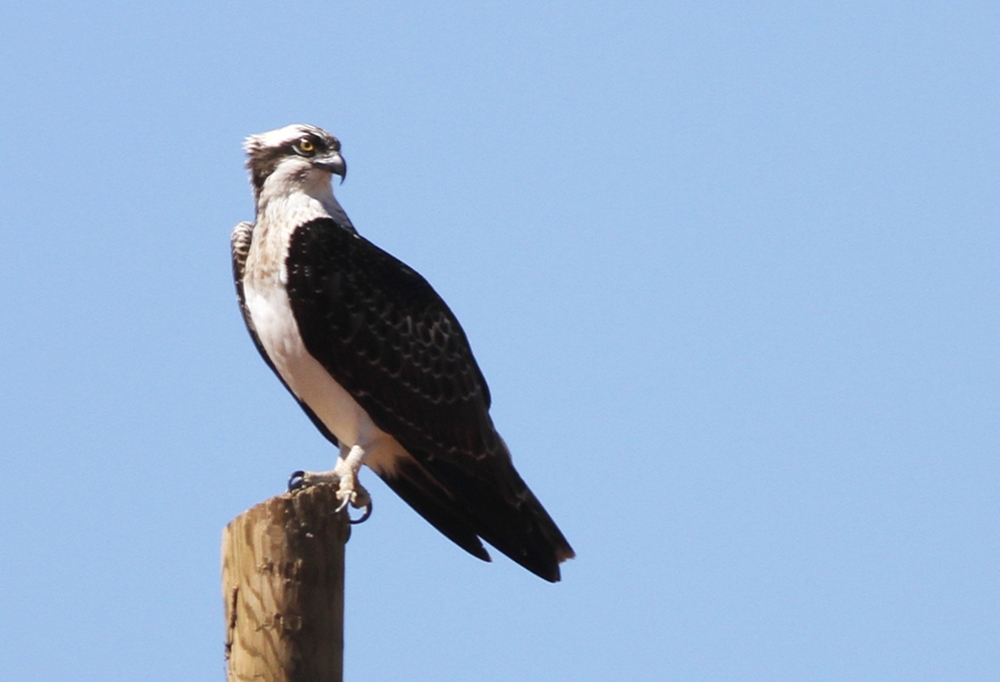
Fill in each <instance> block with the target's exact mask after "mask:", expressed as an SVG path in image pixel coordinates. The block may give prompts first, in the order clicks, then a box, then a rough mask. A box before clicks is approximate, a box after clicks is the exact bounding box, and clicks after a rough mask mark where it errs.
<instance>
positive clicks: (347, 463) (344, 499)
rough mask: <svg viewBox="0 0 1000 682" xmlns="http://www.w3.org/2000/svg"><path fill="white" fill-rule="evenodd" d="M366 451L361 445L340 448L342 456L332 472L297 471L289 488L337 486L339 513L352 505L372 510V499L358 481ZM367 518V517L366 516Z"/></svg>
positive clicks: (290, 481)
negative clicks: (320, 485)
mask: <svg viewBox="0 0 1000 682" xmlns="http://www.w3.org/2000/svg"><path fill="white" fill-rule="evenodd" d="M364 459H365V451H364V449H363V448H362V447H361V446H360V445H355V446H353V447H351V448H348V447H347V446H345V445H341V446H340V456H339V457H337V464H336V465H335V466H334V467H333V469H332V470H331V471H296V472H295V473H294V474H292V477H291V479H290V480H289V481H288V488H289V489H290V490H296V489H299V488H308V487H310V486H314V485H319V484H321V483H330V484H333V485H336V486H337V499H338V500H340V501H341V504H340V507H338V508H337V511H340V510H341V509H344V508H345V507H347V505H348V504H350V505H351V506H352V507H354V508H355V509H361V508H363V507H364V508H367V509H370V508H371V497H370V496H369V495H368V491H367V490H365V489H364V486H362V485H361V483H360V481H358V471H359V470H360V469H361V465H362V464H364ZM366 516H367V515H366Z"/></svg>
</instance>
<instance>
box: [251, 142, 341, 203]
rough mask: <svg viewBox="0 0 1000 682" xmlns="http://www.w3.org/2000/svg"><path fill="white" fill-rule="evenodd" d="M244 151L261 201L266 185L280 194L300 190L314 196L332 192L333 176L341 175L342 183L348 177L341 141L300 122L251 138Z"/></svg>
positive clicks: (254, 186) (256, 193) (252, 180)
mask: <svg viewBox="0 0 1000 682" xmlns="http://www.w3.org/2000/svg"><path fill="white" fill-rule="evenodd" d="M243 149H245V150H246V153H247V169H248V170H249V171H250V181H251V183H253V189H254V194H255V195H256V196H257V198H258V199H259V198H260V195H261V192H262V191H263V190H264V185H265V184H268V185H273V186H274V187H275V190H277V191H279V192H280V191H291V190H295V189H298V190H303V191H305V192H307V193H309V194H312V193H313V191H317V190H318V191H321V192H322V191H324V190H325V191H326V192H329V190H330V180H331V177H332V175H339V176H340V181H341V182H343V181H344V178H346V177H347V164H346V163H345V162H344V157H342V156H341V155H340V140H338V139H337V138H336V137H334V136H333V135H331V134H330V133H328V132H326V131H325V130H323V129H322V128H317V127H316V126H311V125H305V124H301V123H297V124H294V125H289V126H285V127H284V128H278V129H277V130H272V131H270V132H267V133H260V134H259V135H251V136H250V137H248V138H247V139H246V141H244V143H243ZM279 188H280V189H279Z"/></svg>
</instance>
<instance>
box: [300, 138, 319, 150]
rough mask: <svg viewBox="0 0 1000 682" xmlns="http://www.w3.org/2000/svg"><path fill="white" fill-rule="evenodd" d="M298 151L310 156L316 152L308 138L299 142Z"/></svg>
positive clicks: (314, 146)
mask: <svg viewBox="0 0 1000 682" xmlns="http://www.w3.org/2000/svg"><path fill="white" fill-rule="evenodd" d="M299 151H300V152H303V153H304V154H311V153H313V152H314V151H316V145H314V144H313V142H312V140H310V139H309V138H308V137H304V138H302V139H301V140H299Z"/></svg>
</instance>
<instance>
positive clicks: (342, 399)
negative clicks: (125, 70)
mask: <svg viewBox="0 0 1000 682" xmlns="http://www.w3.org/2000/svg"><path fill="white" fill-rule="evenodd" d="M243 148H244V150H245V152H246V156H247V160H246V167H247V170H248V171H249V175H250V184H251V186H252V191H253V198H254V203H255V207H256V211H255V220H254V221H253V222H241V223H239V224H238V225H237V226H236V228H235V229H234V230H233V232H232V238H231V255H232V266H233V278H234V280H235V284H236V293H237V299H238V302H239V306H240V311H241V312H242V314H243V320H244V322H245V323H246V327H247V330H248V331H249V333H250V336H251V338H252V339H253V343H254V345H255V346H256V348H257V350H258V351H259V352H260V355H261V357H263V359H264V362H265V363H266V364H267V365H268V366H269V367H270V368H271V370H273V371H274V373H275V374H276V375H277V376H278V379H279V380H280V381H281V382H282V384H284V386H285V388H286V389H288V391H289V392H290V393H291V394H292V397H293V398H294V399H295V400H296V401H297V402H298V404H299V406H300V407H301V408H302V410H303V411H304V412H305V413H306V415H307V416H308V417H309V419H310V420H311V421H312V423H313V424H314V425H315V426H316V428H317V429H318V430H319V431H320V433H321V434H322V435H323V436H324V437H326V439H327V440H329V441H330V442H331V443H332V444H333V445H334V446H335V447H336V448H338V454H337V459H336V464H335V466H334V468H333V469H332V470H331V471H326V472H307V471H298V472H295V473H294V474H292V478H291V480H290V484H289V487H290V488H293V489H297V488H304V487H310V486H313V485H319V484H323V483H329V484H333V485H335V486H337V493H336V494H337V498H338V500H339V502H340V508H341V509H343V508H345V507H346V506H347V505H348V504H349V505H350V506H352V507H354V508H356V509H364V512H365V516H364V518H367V515H368V514H369V513H370V512H371V496H370V494H369V493H368V491H367V490H366V489H365V488H364V487H363V486H362V485H361V483H360V481H359V480H358V478H359V470H360V468H361V466H362V465H364V466H367V467H368V468H369V469H371V470H372V471H374V472H375V473H376V474H377V475H378V476H379V478H381V479H382V480H383V481H384V482H385V483H386V485H387V486H388V487H389V488H390V489H392V490H393V491H394V492H395V493H396V494H398V495H399V496H400V497H401V498H402V499H403V500H404V501H405V502H406V503H407V504H409V506H410V507H412V508H413V509H414V510H415V511H416V512H417V513H419V514H420V515H421V516H423V517H424V519H426V520H427V521H428V522H430V524H431V525H433V526H434V527H435V528H437V530H438V531H440V532H441V533H442V534H444V535H445V536H446V537H447V538H449V539H450V540H452V541H453V542H454V543H455V544H457V545H458V546H459V547H461V548H462V549H464V550H465V551H467V552H468V553H470V554H472V555H473V556H475V557H477V558H479V559H482V560H483V561H490V560H491V558H490V555H489V553H488V552H487V550H486V548H485V547H484V546H483V541H485V542H486V543H488V544H489V545H492V546H493V547H494V548H496V549H497V550H498V551H500V552H501V553H503V554H504V555H506V556H507V557H509V558H510V559H512V560H513V561H515V562H516V563H518V564H520V565H521V566H523V567H524V568H526V569H527V570H529V571H531V572H532V573H534V574H535V575H537V576H539V577H541V578H543V579H545V580H547V581H549V582H558V581H559V580H560V577H561V576H560V564H561V563H562V562H563V561H565V560H567V559H571V558H573V557H574V556H575V553H574V551H573V549H572V548H571V547H570V545H569V542H567V540H566V538H565V537H564V536H563V534H562V532H561V531H560V530H559V528H558V527H557V526H556V524H555V522H554V521H553V520H552V517H551V516H549V514H548V512H546V511H545V508H544V507H543V506H542V504H541V503H540V502H539V501H538V498H536V497H535V495H534V493H532V492H531V490H530V489H529V488H528V486H527V485H526V484H525V482H524V480H523V479H522V478H521V476H520V475H519V474H518V472H517V470H516V469H515V468H514V464H513V462H512V460H511V455H510V451H509V450H508V448H507V445H506V443H505V442H504V440H503V438H502V437H501V436H500V434H499V433H498V432H497V430H496V427H495V426H494V424H493V420H492V418H491V417H490V414H489V409H490V403H491V397H490V389H489V387H488V385H487V383H486V378H485V377H484V376H483V373H482V371H481V370H480V368H479V365H478V364H477V363H476V360H475V357H474V356H473V354H472V348H471V346H470V344H469V340H468V338H467V336H466V334H465V331H464V330H463V329H462V326H461V325H460V324H459V321H458V318H456V317H455V314H454V313H453V312H452V311H451V309H450V308H449V307H448V305H447V304H446V303H445V302H444V300H443V299H442V298H441V296H439V295H438V293H437V292H436V291H435V290H434V288H433V287H432V286H431V285H430V284H429V283H428V282H427V280H426V279H424V278H423V277H422V276H421V275H420V274H419V273H417V272H416V271H415V270H413V269H412V268H410V267H409V266H407V265H406V264H405V263H403V262H402V261H400V260H398V259H397V258H395V257H394V256H392V255H390V254H389V253H387V252H386V251H384V250H382V249H380V248H379V247H378V246H376V245H375V244H373V243H372V242H370V241H368V240H367V239H365V238H364V237H362V236H361V235H360V234H359V233H358V231H357V230H356V229H355V227H354V225H353V224H352V223H351V221H350V219H349V218H348V217H347V214H346V213H345V211H344V209H343V208H342V207H341V205H340V203H339V202H338V201H337V199H336V198H335V196H334V193H333V182H332V180H333V176H334V175H336V176H339V177H340V181H341V183H343V182H344V180H345V179H346V177H347V164H346V162H345V161H344V158H343V156H342V155H341V153H340V152H341V143H340V141H339V140H338V139H337V138H336V137H334V136H333V135H331V134H330V133H328V132H327V131H325V130H323V129H322V128H318V127H316V126H313V125H306V124H293V125H288V126H285V127H282V128H278V129H276V130H272V131H269V132H265V133H260V134H257V135H250V136H249V137H247V138H246V140H245V141H244V144H243ZM362 520H363V519H362Z"/></svg>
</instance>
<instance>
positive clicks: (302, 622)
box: [222, 485, 351, 682]
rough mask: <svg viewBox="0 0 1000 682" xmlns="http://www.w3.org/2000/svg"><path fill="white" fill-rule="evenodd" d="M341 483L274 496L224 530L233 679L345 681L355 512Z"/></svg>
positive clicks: (258, 681) (229, 660)
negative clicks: (343, 504)
mask: <svg viewBox="0 0 1000 682" xmlns="http://www.w3.org/2000/svg"><path fill="white" fill-rule="evenodd" d="M338 505H339V502H338V501H337V498H336V488H335V487H334V486H328V485H318V486H314V487H311V488H308V489H306V490H303V491H301V492H296V493H291V494H285V495H279V496H277V497H272V498H271V499H270V500H267V501H266V502H262V503H260V504H258V505H257V506H256V507H254V508H252V509H250V510H248V511H246V512H244V513H243V514H240V515H239V516H237V517H236V518H235V519H233V520H232V521H231V522H230V523H229V525H228V526H226V528H225V530H224V531H223V532H222V592H223V598H224V599H225V611H226V674H227V680H228V681H229V682H237V681H239V682H243V681H249V680H254V681H255V682H342V680H343V664H344V544H345V543H346V542H347V539H348V538H349V537H350V534H351V532H350V525H348V519H347V513H346V512H341V513H336V509H337V507H338Z"/></svg>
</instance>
